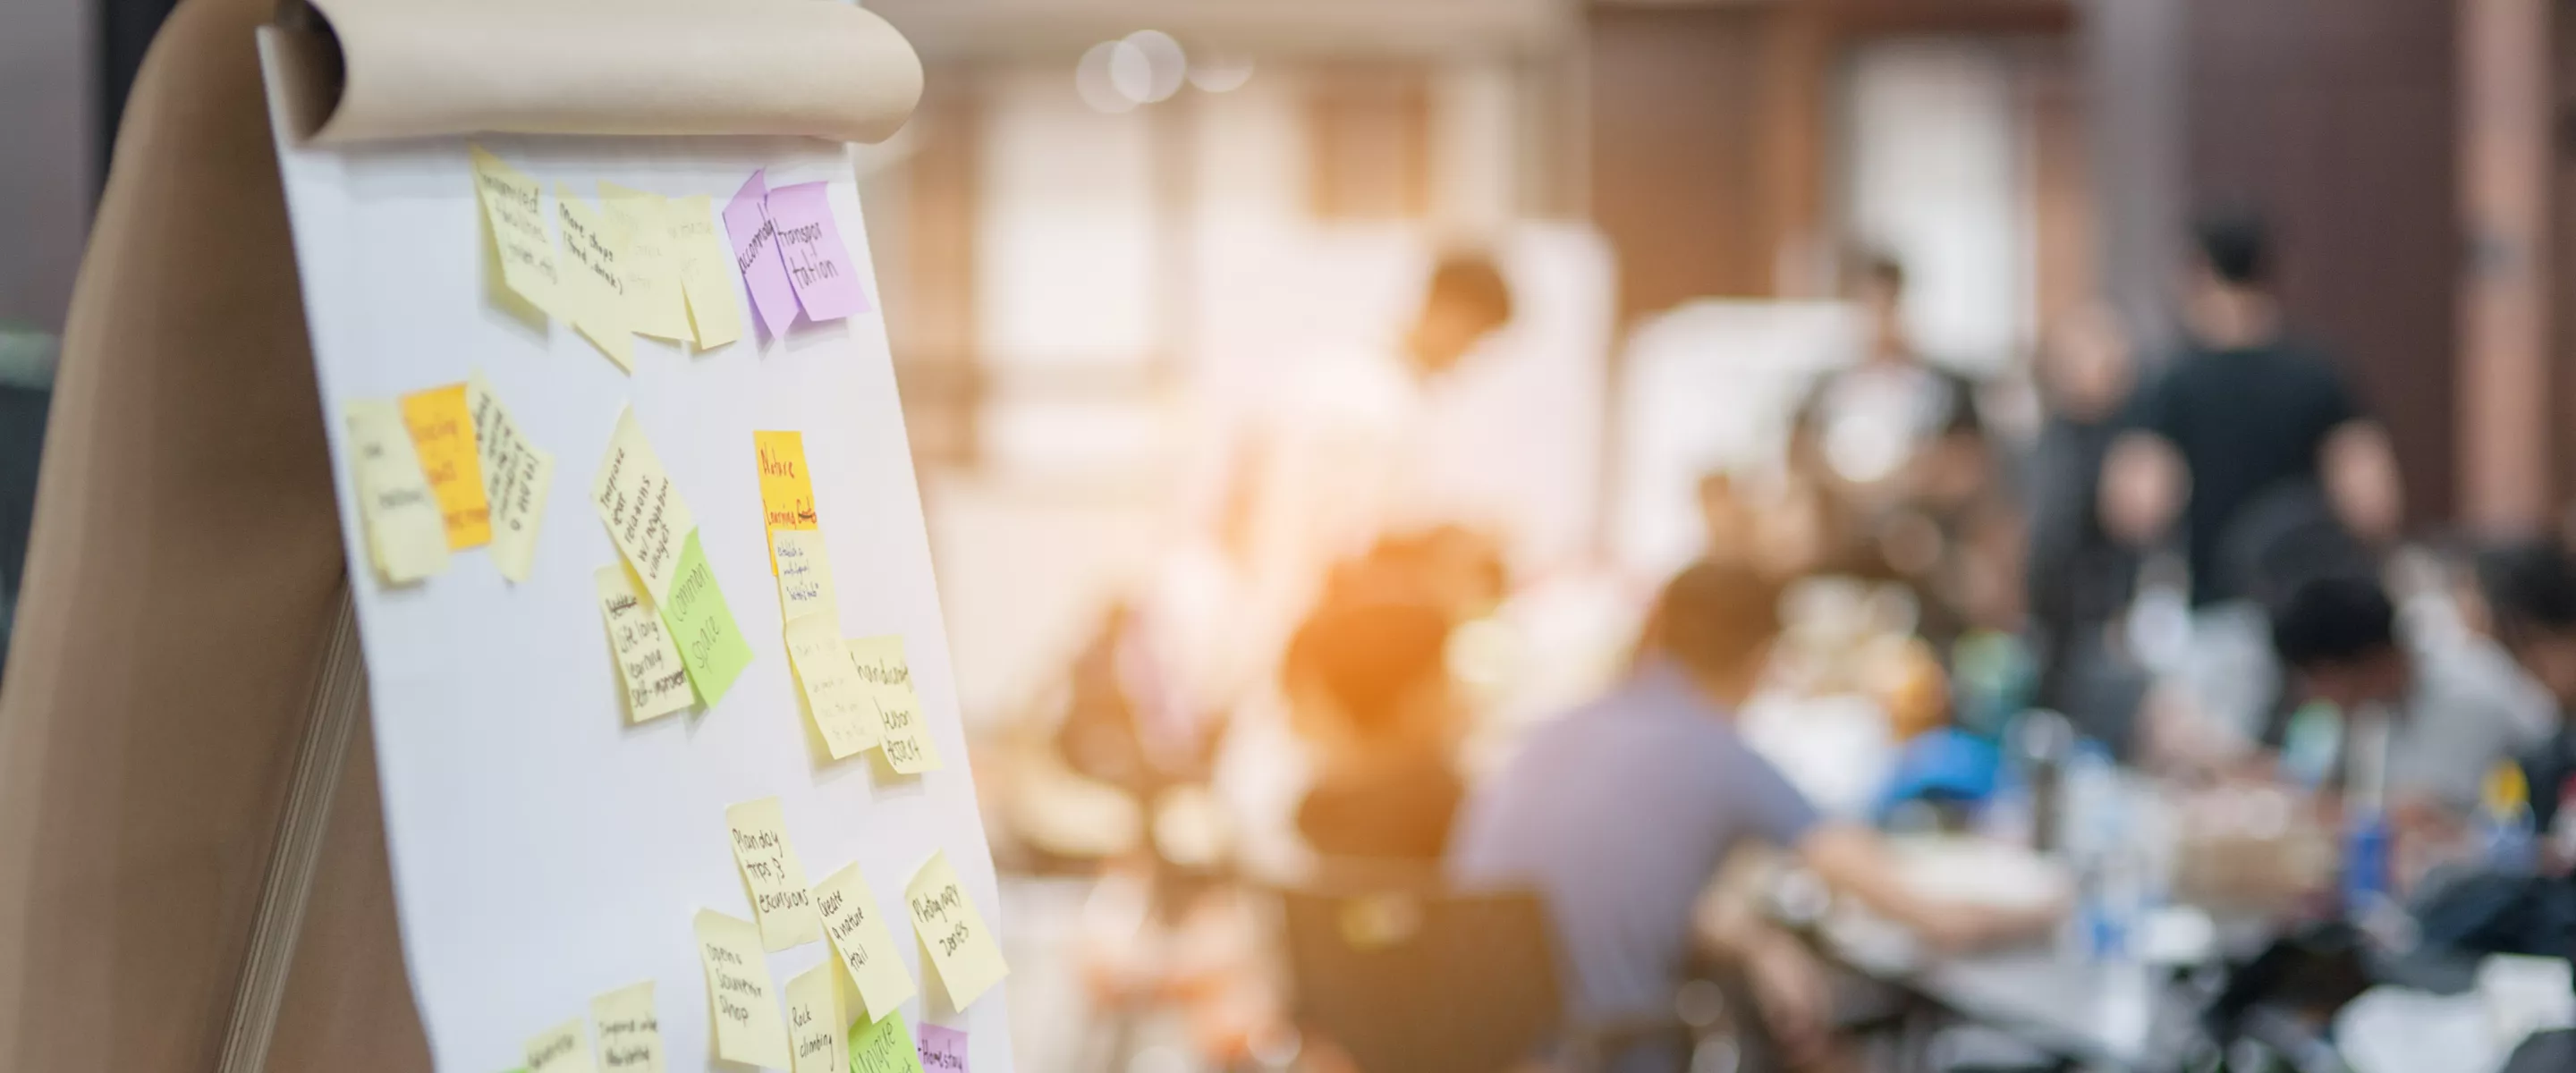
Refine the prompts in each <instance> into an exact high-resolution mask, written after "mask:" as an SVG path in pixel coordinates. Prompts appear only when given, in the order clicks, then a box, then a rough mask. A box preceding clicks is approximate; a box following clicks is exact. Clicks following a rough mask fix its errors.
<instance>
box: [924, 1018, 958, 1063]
mask: <svg viewBox="0 0 2576 1073" xmlns="http://www.w3.org/2000/svg"><path fill="white" fill-rule="evenodd" d="M914 1027H917V1028H919V1029H921V1039H920V1041H919V1046H920V1050H921V1068H922V1073H966V1033H963V1032H960V1031H958V1030H956V1029H953V1028H950V1027H948V1026H947V1025H934V1024H930V1023H928V1022H924V1023H922V1024H920V1025H916V1026H914Z"/></svg>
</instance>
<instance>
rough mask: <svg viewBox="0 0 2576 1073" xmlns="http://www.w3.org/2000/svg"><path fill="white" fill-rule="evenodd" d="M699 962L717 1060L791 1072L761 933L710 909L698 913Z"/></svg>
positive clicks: (784, 1024)
mask: <svg viewBox="0 0 2576 1073" xmlns="http://www.w3.org/2000/svg"><path fill="white" fill-rule="evenodd" d="M696 926H697V936H698V960H699V961H700V962H702V963H703V964H704V965H705V966H706V970H707V998H708V1002H709V1004H710V1005H711V1006H712V1007H713V1011H714V1014H715V1019H716V1038H715V1052H716V1054H715V1056H716V1057H717V1058H719V1059H722V1060H724V1061H728V1062H741V1063H743V1064H745V1065H755V1066H766V1067H768V1068H770V1069H787V1068H790V1062H789V1059H788V1056H787V1054H788V1048H787V1022H785V1021H783V1020H780V1019H779V1016H778V994H777V990H776V988H774V987H772V986H771V985H770V982H769V980H770V977H769V959H768V957H767V956H766V955H764V954H763V953H762V951H761V948H760V929H759V928H756V927H754V926H752V923H751V922H750V921H748V920H739V919H736V918H734V917H729V916H726V915H724V914H722V913H719V912H716V911H715V910H713V909H701V910H699V911H698V916H697V921H696Z"/></svg>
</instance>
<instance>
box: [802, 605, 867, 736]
mask: <svg viewBox="0 0 2576 1073" xmlns="http://www.w3.org/2000/svg"><path fill="white" fill-rule="evenodd" d="M787 658H788V661H789V662H791V663H793V664H794V665H795V668H796V681H797V683H798V684H799V685H801V686H803V687H804V693H805V710H806V711H807V712H808V713H810V714H812V716H813V717H814V729H815V730H816V731H818V732H820V733H821V734H822V735H823V745H824V747H825V748H827V749H829V750H830V751H831V753H832V759H834V760H844V759H848V758H849V757H852V756H856V755H858V754H859V753H861V752H863V751H865V750H867V749H870V748H873V747H875V745H876V744H877V739H878V736H879V735H880V734H881V733H882V731H881V730H880V729H879V728H880V726H881V725H882V724H881V722H880V721H879V720H878V718H877V710H876V706H875V704H873V703H872V702H871V701H870V700H869V696H868V687H867V683H865V682H862V681H860V680H859V670H858V666H857V665H856V664H853V663H851V662H850V650H849V648H848V647H847V646H845V645H844V644H843V643H842V641H841V631H840V628H839V626H838V625H837V624H835V623H834V622H833V621H832V620H831V618H830V617H828V616H824V615H807V616H805V617H803V618H800V619H795V620H793V621H790V622H789V623H788V624H787Z"/></svg>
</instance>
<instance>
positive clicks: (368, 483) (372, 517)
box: [341, 399, 447, 585]
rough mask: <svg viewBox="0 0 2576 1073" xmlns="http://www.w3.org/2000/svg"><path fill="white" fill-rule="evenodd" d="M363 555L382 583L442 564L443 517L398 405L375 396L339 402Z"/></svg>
mask: <svg viewBox="0 0 2576 1073" xmlns="http://www.w3.org/2000/svg"><path fill="white" fill-rule="evenodd" d="M341 419H342V420H343V421H344V422H346V424H347V427H348V430H349V441H348V447H349V457H350V460H351V462H352V465H351V466H350V469H351V471H352V472H351V474H350V476H351V477H352V478H353V481H352V483H353V484H355V485H356V489H355V491H356V495H357V500H358V524H359V527H360V528H361V530H363V535H364V536H365V538H366V545H367V558H368V559H369V560H370V561H372V562H373V563H374V564H375V567H376V573H378V574H379V575H382V576H383V577H384V579H385V582H386V584H390V585H408V584H411V583H413V582H415V581H419V580H421V579H423V578H426V577H429V576H430V575H433V574H436V573H438V572H439V571H441V570H445V569H447V520H446V515H445V514H444V513H442V512H441V511H440V510H439V505H438V497H437V496H436V495H434V494H432V493H431V492H430V488H429V478H428V477H427V476H426V475H424V474H423V473H422V472H421V468H420V453H419V452H418V451H416V450H414V449H413V447H412V440H411V430H410V429H408V428H406V427H404V425H403V417H402V410H401V408H399V407H397V406H395V405H394V404H393V403H390V402H385V401H382V400H379V399H360V400H355V401H352V402H349V403H346V404H344V405H343V406H342V407H341Z"/></svg>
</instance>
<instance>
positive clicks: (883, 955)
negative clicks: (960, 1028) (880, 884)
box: [814, 862, 918, 1017]
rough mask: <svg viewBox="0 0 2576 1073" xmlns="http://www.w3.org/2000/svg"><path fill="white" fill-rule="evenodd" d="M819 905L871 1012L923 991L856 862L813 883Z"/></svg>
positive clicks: (827, 932)
mask: <svg viewBox="0 0 2576 1073" xmlns="http://www.w3.org/2000/svg"><path fill="white" fill-rule="evenodd" d="M814 908H815V909H816V910H818V911H819V912H821V913H822V914H823V934H824V935H826V936H829V937H830V938H831V940H832V952H833V953H835V954H838V955H840V959H841V967H842V968H843V969H844V970H847V971H848V972H849V974H850V983H851V984H852V985H853V986H855V987H857V988H858V991H859V1002H860V1003H861V1004H862V1005H865V1006H866V1007H867V1014H868V1016H870V1017H884V1016H885V1015H887V1014H890V1013H893V1012H894V1011H895V1007H897V1006H901V1005H903V1004H904V1003H905V1002H907V1001H909V1000H911V998H912V996H913V995H915V994H917V993H918V992H917V991H915V989H914V988H913V986H912V974H911V973H909V972H906V971H904V967H903V956H902V955H901V953H899V952H898V951H897V950H896V949H895V945H894V933H893V932H892V931H891V930H889V929H888V928H887V927H886V922H885V916H884V915H883V914H881V913H879V912H877V898H876V895H875V894H873V893H871V892H870V891H869V890H868V881H867V878H866V877H865V876H862V875H860V874H859V866H858V864H857V863H856V862H852V863H850V864H848V865H845V866H843V867H842V868H841V870H840V871H837V872H834V873H832V874H831V875H829V876H825V877H824V878H823V882H822V883H821V884H819V885H817V886H816V887H815V888H814Z"/></svg>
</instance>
